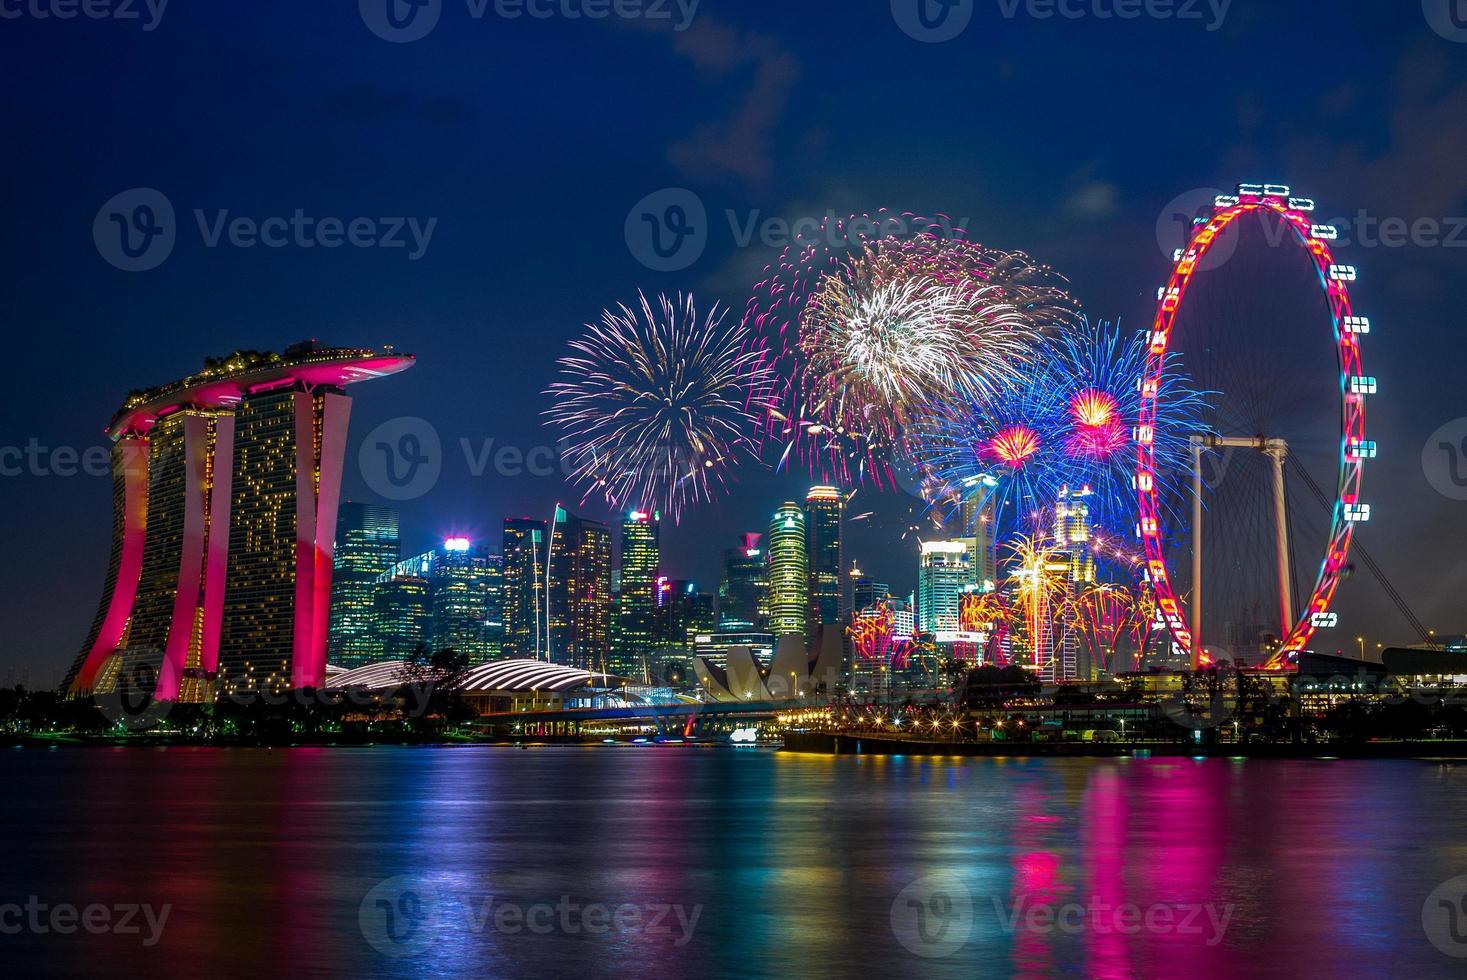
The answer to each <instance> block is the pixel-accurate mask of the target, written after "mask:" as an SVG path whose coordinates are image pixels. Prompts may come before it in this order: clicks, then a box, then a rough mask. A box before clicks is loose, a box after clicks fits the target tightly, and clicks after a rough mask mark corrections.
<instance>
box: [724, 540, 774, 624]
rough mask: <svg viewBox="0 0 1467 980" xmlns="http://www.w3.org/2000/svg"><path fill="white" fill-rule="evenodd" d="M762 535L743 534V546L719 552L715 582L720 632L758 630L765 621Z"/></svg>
mask: <svg viewBox="0 0 1467 980" xmlns="http://www.w3.org/2000/svg"><path fill="white" fill-rule="evenodd" d="M761 538H762V535H759V534H745V535H744V541H743V544H741V545H740V546H739V547H737V548H729V549H727V550H725V551H724V553H723V576H722V578H720V579H719V582H718V623H719V628H720V629H725V628H731V627H742V628H744V629H755V630H762V629H764V628H765V626H766V625H767V624H768V622H769V560H768V557H767V555H766V554H765V552H764V549H763V548H762V547H760V540H761Z"/></svg>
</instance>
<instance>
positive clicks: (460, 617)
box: [428, 538, 501, 665]
mask: <svg viewBox="0 0 1467 980" xmlns="http://www.w3.org/2000/svg"><path fill="white" fill-rule="evenodd" d="M498 557H499V556H497V555H491V554H489V552H488V549H486V548H484V547H482V546H476V545H475V544H474V543H473V542H472V541H470V540H469V539H468V538H449V539H448V540H447V541H445V542H443V550H442V551H440V552H434V553H432V554H431V556H430V563H431V564H430V572H429V576H430V577H429V579H428V581H429V585H430V590H431V608H432V624H431V626H430V627H429V642H430V643H431V645H432V648H433V649H434V650H456V651H457V652H459V653H461V654H464V655H465V656H467V657H468V658H469V663H471V664H476V665H477V664H486V663H489V662H490V661H491V660H497V659H498V658H499V647H500V639H501V638H500V636H498V635H496V631H495V630H494V629H493V626H492V619H493V615H492V611H493V605H494V599H495V597H494V595H493V593H494V591H495V584H496V580H497V579H498V578H499V577H500V573H499V570H498V567H497V566H498V565H499V561H498Z"/></svg>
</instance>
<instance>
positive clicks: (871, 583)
mask: <svg viewBox="0 0 1467 980" xmlns="http://www.w3.org/2000/svg"><path fill="white" fill-rule="evenodd" d="M890 598H891V586H889V585H887V584H886V583H885V582H878V581H876V579H874V578H872V577H871V576H869V575H867V574H866V573H865V572H862V571H861V570H860V569H859V568H857V569H852V571H851V608H852V609H854V610H855V611H856V612H858V613H861V612H865V611H866V610H867V609H871V608H872V607H874V606H875V605H877V603H881V602H885V601H886V600H887V599H890Z"/></svg>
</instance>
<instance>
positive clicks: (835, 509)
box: [805, 487, 846, 645]
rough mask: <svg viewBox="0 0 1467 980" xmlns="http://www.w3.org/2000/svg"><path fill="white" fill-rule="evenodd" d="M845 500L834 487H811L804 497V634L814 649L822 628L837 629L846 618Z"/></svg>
mask: <svg viewBox="0 0 1467 980" xmlns="http://www.w3.org/2000/svg"><path fill="white" fill-rule="evenodd" d="M845 509H846V498H845V494H843V493H841V492H840V490H838V489H837V488H835V487H811V488H810V492H809V493H808V494H806V495H805V541H806V549H807V551H808V562H809V576H810V586H809V589H810V596H809V603H810V605H809V610H808V613H807V622H806V625H805V632H806V634H807V639H808V640H809V641H810V642H811V644H812V645H813V643H814V640H815V633H816V632H817V631H818V630H819V628H820V627H821V626H822V625H834V624H838V623H840V621H841V617H842V616H843V615H844V614H845V601H844V600H845V595H844V593H845V589H844V584H845V583H844V582H842V581H841V568H842V566H843V564H844V559H845V556H844V553H843V552H842V550H841V525H842V522H843V518H844V516H845Z"/></svg>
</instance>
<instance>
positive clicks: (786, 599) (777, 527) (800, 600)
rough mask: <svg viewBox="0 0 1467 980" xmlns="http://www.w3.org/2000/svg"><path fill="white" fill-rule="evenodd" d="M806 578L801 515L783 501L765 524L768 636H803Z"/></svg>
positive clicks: (807, 594) (795, 506)
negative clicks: (767, 578) (766, 534)
mask: <svg viewBox="0 0 1467 980" xmlns="http://www.w3.org/2000/svg"><path fill="white" fill-rule="evenodd" d="M809 576H810V557H809V552H808V550H807V546H806V544H805V513H804V511H802V510H800V507H799V505H798V504H796V503H795V502H794V501H786V502H785V503H784V504H783V505H781V506H780V508H779V509H778V510H776V511H775V512H774V519H773V520H772V521H771V522H770V524H769V632H771V633H773V634H774V635H775V636H777V637H778V636H788V635H795V636H800V637H803V636H804V635H805V626H806V623H807V622H808V613H809V601H810V577H809Z"/></svg>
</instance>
